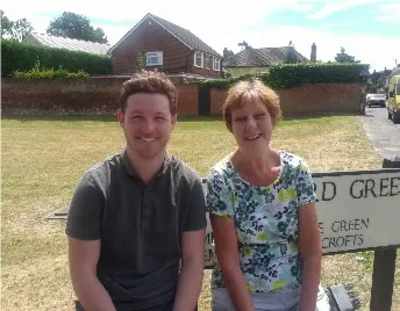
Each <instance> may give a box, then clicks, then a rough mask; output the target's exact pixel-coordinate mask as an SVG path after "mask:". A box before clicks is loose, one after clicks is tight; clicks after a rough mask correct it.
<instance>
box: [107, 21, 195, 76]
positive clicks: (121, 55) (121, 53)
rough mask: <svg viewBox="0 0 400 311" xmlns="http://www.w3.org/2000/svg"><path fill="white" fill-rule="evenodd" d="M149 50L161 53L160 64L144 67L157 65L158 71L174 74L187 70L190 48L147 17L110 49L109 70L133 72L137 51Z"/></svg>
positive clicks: (119, 72)
mask: <svg viewBox="0 0 400 311" xmlns="http://www.w3.org/2000/svg"><path fill="white" fill-rule="evenodd" d="M149 22H151V23H150V24H149ZM152 51H154V52H155V51H162V52H163V66H152V67H147V68H148V69H153V68H155V67H157V68H158V70H159V71H164V72H168V73H176V72H187V71H188V69H189V68H190V63H189V61H190V60H191V59H192V58H190V57H189V55H191V53H192V51H191V49H189V48H188V47H187V46H186V45H184V44H183V43H182V42H181V41H179V40H178V39H177V38H176V37H174V36H173V35H172V34H170V33H169V32H168V31H166V30H165V29H164V28H162V27H161V26H160V25H158V24H157V23H156V22H154V21H153V20H151V19H150V18H147V19H146V20H144V21H143V23H142V24H140V25H139V27H138V28H137V29H136V30H135V31H134V32H133V33H132V34H131V35H130V36H128V37H127V38H126V39H125V40H124V41H123V42H122V43H121V44H120V45H119V46H117V48H116V49H115V50H114V51H113V52H112V54H111V60H112V65H113V73H114V74H126V73H133V72H135V66H136V63H137V56H138V54H139V53H145V52H152Z"/></svg>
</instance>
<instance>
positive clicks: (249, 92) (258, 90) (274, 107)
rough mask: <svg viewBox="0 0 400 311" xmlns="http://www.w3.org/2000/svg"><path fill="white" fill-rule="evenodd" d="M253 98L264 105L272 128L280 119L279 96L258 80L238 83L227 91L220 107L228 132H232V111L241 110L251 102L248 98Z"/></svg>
mask: <svg viewBox="0 0 400 311" xmlns="http://www.w3.org/2000/svg"><path fill="white" fill-rule="evenodd" d="M253 96H256V97H258V98H259V99H260V100H261V102H262V103H263V104H264V105H265V107H266V108H267V110H268V113H269V114H270V116H271V119H272V125H273V126H274V127H275V125H276V124H277V123H278V121H279V120H280V119H281V118H282V112H281V107H280V105H279V96H278V94H277V93H276V92H275V91H274V90H272V89H271V88H269V87H267V86H266V85H265V84H264V83H263V82H261V81H260V80H252V81H240V82H238V83H236V84H235V85H233V86H232V87H231V88H230V89H229V91H228V96H227V98H226V100H225V103H224V105H223V106H222V115H223V117H224V120H225V123H226V127H227V128H228V130H229V131H231V132H232V111H233V110H235V109H240V108H243V106H244V105H245V104H247V103H249V102H251V100H250V101H249V97H253Z"/></svg>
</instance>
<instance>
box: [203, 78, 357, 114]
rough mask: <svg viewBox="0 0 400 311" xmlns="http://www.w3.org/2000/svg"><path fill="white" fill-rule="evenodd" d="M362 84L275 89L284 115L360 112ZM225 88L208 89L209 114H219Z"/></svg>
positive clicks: (314, 85) (334, 84)
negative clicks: (209, 100)
mask: <svg viewBox="0 0 400 311" xmlns="http://www.w3.org/2000/svg"><path fill="white" fill-rule="evenodd" d="M362 88H363V85H362V84H341V83H319V84H308V85H302V86H297V87H293V88H288V89H281V90H278V91H277V93H278V94H279V97H280V104H281V108H282V111H283V114H284V115H307V114H316V113H356V114H358V113H363V108H362V106H361V102H362ZM226 94H227V91H226V90H224V91H221V90H214V89H212V90H211V115H214V116H218V115H221V114H222V112H221V105H222V103H223V102H224V100H225V98H226Z"/></svg>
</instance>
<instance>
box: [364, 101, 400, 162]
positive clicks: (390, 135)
mask: <svg viewBox="0 0 400 311" xmlns="http://www.w3.org/2000/svg"><path fill="white" fill-rule="evenodd" d="M359 118H360V120H361V122H362V124H363V127H364V130H365V132H366V133H367V136H368V138H369V140H370V141H371V143H372V145H373V147H374V149H375V150H376V152H378V154H379V155H380V156H381V157H382V158H386V159H393V157H394V156H398V157H400V124H393V122H392V121H391V120H389V119H388V117H387V110H386V108H380V107H372V108H366V110H365V116H359Z"/></svg>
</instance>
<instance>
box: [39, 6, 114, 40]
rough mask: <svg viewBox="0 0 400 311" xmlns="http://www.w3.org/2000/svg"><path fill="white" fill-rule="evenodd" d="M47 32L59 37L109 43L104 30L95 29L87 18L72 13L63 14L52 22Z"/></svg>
mask: <svg viewBox="0 0 400 311" xmlns="http://www.w3.org/2000/svg"><path fill="white" fill-rule="evenodd" d="M46 32H47V33H48V34H50V35H53V36H57V37H64V38H71V39H78V40H85V41H91V42H98V43H107V42H108V40H107V37H106V36H105V33H104V31H103V29H101V28H96V29H94V28H93V26H92V25H91V24H90V21H89V19H88V18H87V17H85V16H83V15H79V14H75V13H72V12H63V13H62V15H61V16H59V17H57V18H55V19H54V20H52V21H51V22H50V25H49V27H48V28H47V31H46Z"/></svg>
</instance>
